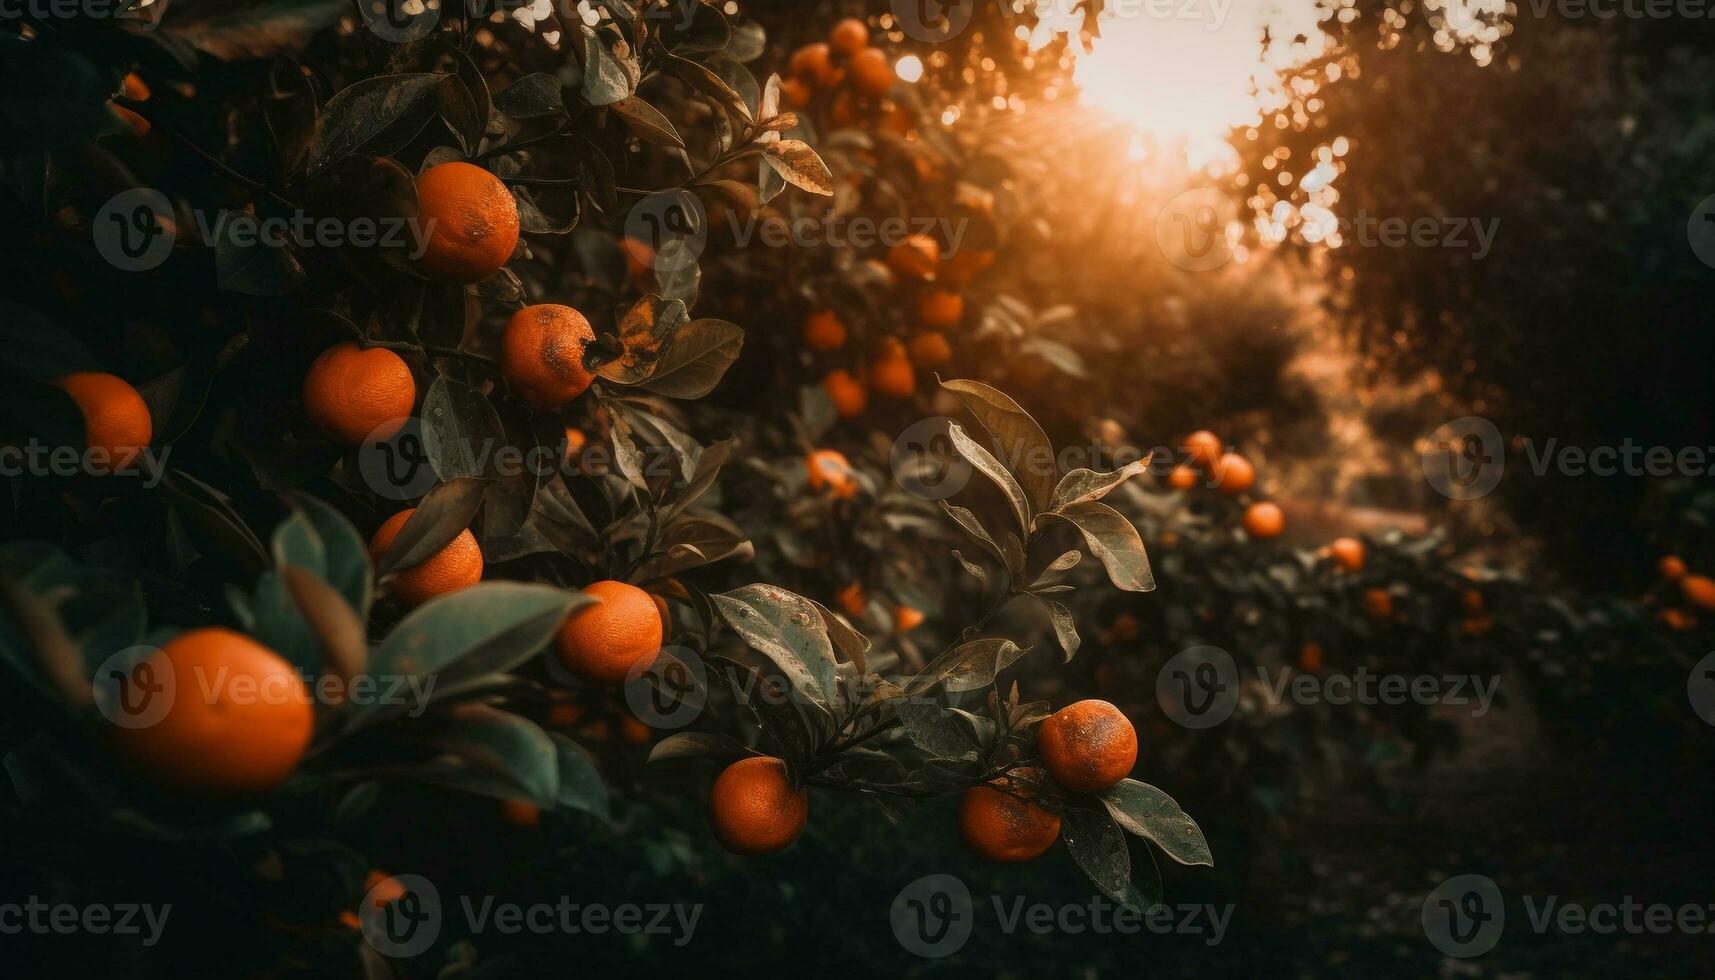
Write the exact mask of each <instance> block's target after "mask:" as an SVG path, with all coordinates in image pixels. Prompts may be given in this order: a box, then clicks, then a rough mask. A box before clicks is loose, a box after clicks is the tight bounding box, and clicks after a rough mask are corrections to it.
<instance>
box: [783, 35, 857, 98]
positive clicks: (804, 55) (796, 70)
mask: <svg viewBox="0 0 1715 980" xmlns="http://www.w3.org/2000/svg"><path fill="white" fill-rule="evenodd" d="M787 71H789V72H791V73H792V74H793V75H794V76H796V77H798V78H801V79H803V80H804V81H806V82H808V83H810V84H811V85H814V86H816V87H817V88H833V87H834V86H835V85H838V84H839V83H840V79H841V78H843V77H844V74H845V73H844V72H842V71H840V69H838V68H835V67H834V55H833V51H832V50H831V49H830V48H829V47H828V45H826V44H823V43H822V42H820V41H817V42H816V43H814V44H806V45H804V46H803V47H801V48H799V49H798V50H797V51H794V52H792V60H791V61H790V62H789V63H788V64H787Z"/></svg>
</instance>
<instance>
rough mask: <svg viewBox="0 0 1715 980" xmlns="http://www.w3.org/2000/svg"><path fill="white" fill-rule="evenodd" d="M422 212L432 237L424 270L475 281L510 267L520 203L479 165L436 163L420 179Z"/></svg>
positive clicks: (426, 233) (424, 226) (425, 253)
mask: <svg viewBox="0 0 1715 980" xmlns="http://www.w3.org/2000/svg"><path fill="white" fill-rule="evenodd" d="M417 213H418V217H419V219H420V220H421V221H422V226H421V233H422V234H423V235H424V236H426V238H427V241H426V243H425V248H424V250H423V257H422V259H421V260H420V261H421V263H422V266H423V268H424V270H426V271H427V272H429V274H431V275H434V276H440V277H443V278H446V279H452V280H454V281H455V282H476V281H477V280H478V279H482V278H485V277H487V276H488V274H489V273H491V272H493V271H494V270H496V269H498V268H500V267H501V266H503V265H505V264H506V262H507V260H508V259H510V258H512V250H513V249H514V248H515V247H517V245H518V203H517V202H516V201H514V200H513V199H512V192H511V191H509V190H507V189H506V185H505V184H502V183H501V182H500V180H499V179H498V178H496V177H495V176H494V175H493V174H491V173H489V172H488V171H486V170H484V169H482V168H481V167H478V166H476V165H474V164H469V163H461V162H456V161H455V162H452V163H442V164H437V165H435V166H433V167H430V168H429V169H427V170H425V171H423V173H422V174H421V175H420V176H418V177H417Z"/></svg>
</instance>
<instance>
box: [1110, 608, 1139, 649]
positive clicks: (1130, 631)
mask: <svg viewBox="0 0 1715 980" xmlns="http://www.w3.org/2000/svg"><path fill="white" fill-rule="evenodd" d="M1142 629H1143V627H1142V625H1141V624H1140V623H1138V621H1137V617H1136V616H1133V615H1132V614H1131V613H1120V614H1119V615H1118V616H1115V617H1114V625H1113V629H1112V635H1113V638H1114V639H1116V640H1118V641H1120V642H1121V643H1130V642H1131V641H1133V640H1135V639H1137V638H1138V635H1139V634H1140V633H1141V632H1142Z"/></svg>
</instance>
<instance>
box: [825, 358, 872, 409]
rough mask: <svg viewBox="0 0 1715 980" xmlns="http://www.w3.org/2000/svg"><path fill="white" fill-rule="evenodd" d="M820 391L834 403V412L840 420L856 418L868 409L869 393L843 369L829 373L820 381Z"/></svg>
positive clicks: (861, 383)
mask: <svg viewBox="0 0 1715 980" xmlns="http://www.w3.org/2000/svg"><path fill="white" fill-rule="evenodd" d="M822 390H824V391H826V392H827V393H828V400H829V401H831V402H833V403H834V412H835V414H837V415H839V417H840V418H842V419H851V418H857V417H858V416H859V415H862V414H863V410H864V409H865V408H868V407H869V392H868V390H866V389H865V388H864V386H863V382H862V381H859V380H858V379H857V377H856V376H854V375H853V374H852V373H851V372H850V371H847V370H846V369H844V368H839V369H837V370H833V371H829V372H828V376H827V377H825V378H823V379H822Z"/></svg>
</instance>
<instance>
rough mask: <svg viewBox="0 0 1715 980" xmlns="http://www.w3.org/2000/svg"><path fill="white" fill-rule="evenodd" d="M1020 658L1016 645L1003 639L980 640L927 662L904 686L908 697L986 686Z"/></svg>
mask: <svg viewBox="0 0 1715 980" xmlns="http://www.w3.org/2000/svg"><path fill="white" fill-rule="evenodd" d="M1023 655H1024V651H1023V650H1022V649H1020V648H1019V646H1018V644H1016V643H1014V642H1012V641H1011V640H1008V639H1006V638H1004V637H998V636H995V637H984V638H982V639H977V640H971V641H970V642H968V643H961V644H959V645H958V646H955V647H953V648H951V649H949V650H948V651H947V652H945V653H943V654H941V655H940V656H939V657H936V658H935V659H934V660H931V661H930V662H929V663H928V665H927V666H925V667H924V668H923V669H922V670H921V671H920V672H918V674H917V676H915V677H913V678H911V680H910V681H909V682H908V683H907V684H906V685H905V693H906V694H909V695H911V696H914V697H915V696H918V695H922V694H926V693H928V692H929V691H931V690H933V689H934V688H935V686H936V685H938V684H943V685H945V686H946V689H947V690H948V691H951V692H953V693H959V692H963V691H973V690H976V689H977V688H980V687H987V686H988V685H990V684H993V683H994V679H995V675H996V674H998V673H1000V672H1001V671H1002V670H1005V669H1006V668H1007V667H1008V666H1010V665H1011V664H1012V662H1013V661H1015V660H1017V659H1018V658H1019V657H1021V656H1023Z"/></svg>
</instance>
